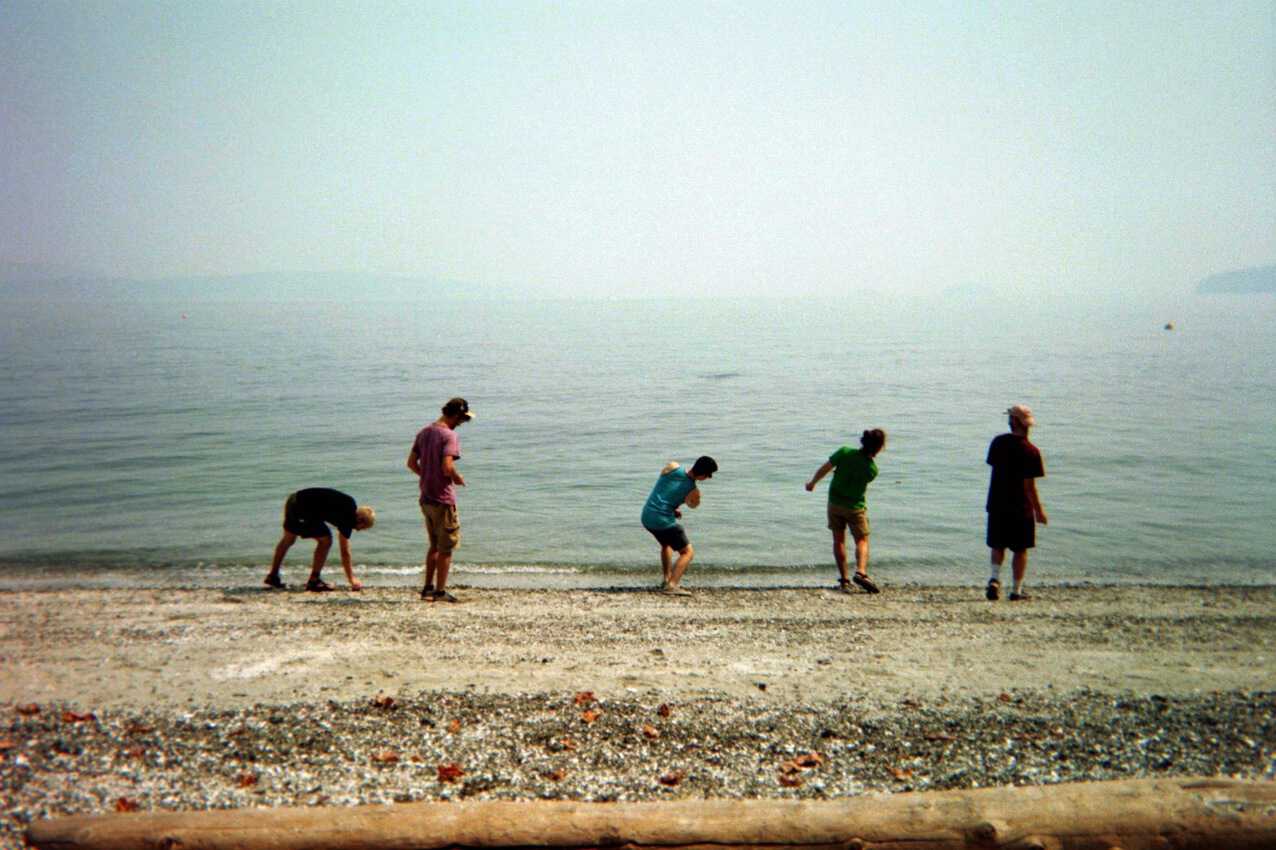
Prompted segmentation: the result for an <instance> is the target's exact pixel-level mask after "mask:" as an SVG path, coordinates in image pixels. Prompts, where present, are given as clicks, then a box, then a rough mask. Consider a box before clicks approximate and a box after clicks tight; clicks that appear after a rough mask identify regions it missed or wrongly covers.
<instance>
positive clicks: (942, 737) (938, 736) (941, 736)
mask: <svg viewBox="0 0 1276 850" xmlns="http://www.w3.org/2000/svg"><path fill="white" fill-rule="evenodd" d="M926 740H927V741H955V740H957V739H956V737H954V736H952V735H949V734H947V733H945V732H935V733H934V734H931V735H927V736H926Z"/></svg>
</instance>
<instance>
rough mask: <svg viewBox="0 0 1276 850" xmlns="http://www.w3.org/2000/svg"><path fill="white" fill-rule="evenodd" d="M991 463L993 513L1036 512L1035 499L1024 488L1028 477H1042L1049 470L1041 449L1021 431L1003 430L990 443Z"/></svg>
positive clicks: (989, 507) (989, 505)
mask: <svg viewBox="0 0 1276 850" xmlns="http://www.w3.org/2000/svg"><path fill="white" fill-rule="evenodd" d="M988 465H989V466H991V467H992V481H990V482H989V484H988V503H987V504H986V505H985V506H984V507H985V509H987V510H988V512H989V513H1009V514H1022V515H1023V516H1032V503H1031V502H1029V501H1028V497H1027V496H1026V495H1024V492H1023V482H1024V479H1025V478H1042V477H1044V476H1045V474H1046V468H1045V465H1044V464H1043V463H1042V461H1041V452H1039V451H1037V447H1036V446H1034V445H1033V444H1032V443H1031V442H1029V441H1028V438H1027V437H1024V436H1021V435H1019V434H1002V435H1001V436H1000V437H997V438H996V439H994V440H993V441H992V445H990V446H989V447H988Z"/></svg>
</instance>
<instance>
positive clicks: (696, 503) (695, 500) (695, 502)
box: [687, 487, 700, 508]
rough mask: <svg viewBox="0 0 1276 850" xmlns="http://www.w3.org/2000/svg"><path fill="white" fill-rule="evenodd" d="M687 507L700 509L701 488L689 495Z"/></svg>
mask: <svg viewBox="0 0 1276 850" xmlns="http://www.w3.org/2000/svg"><path fill="white" fill-rule="evenodd" d="M687 507H689V508H698V507H700V488H699V487H697V488H695V489H693V490H692V491H691V492H690V493H688V494H687Z"/></svg>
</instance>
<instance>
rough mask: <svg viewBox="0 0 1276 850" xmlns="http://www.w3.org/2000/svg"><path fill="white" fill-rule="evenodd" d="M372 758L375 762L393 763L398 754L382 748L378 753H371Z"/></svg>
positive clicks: (396, 759) (397, 758)
mask: <svg viewBox="0 0 1276 850" xmlns="http://www.w3.org/2000/svg"><path fill="white" fill-rule="evenodd" d="M372 760H373V761H374V762H376V763H377V764H394V763H396V762H397V761H398V760H399V754H398V753H396V752H395V751H394V750H382V751H381V752H379V753H373V755H372Z"/></svg>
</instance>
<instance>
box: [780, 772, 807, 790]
mask: <svg viewBox="0 0 1276 850" xmlns="http://www.w3.org/2000/svg"><path fill="white" fill-rule="evenodd" d="M780 784H781V785H783V786H784V787H785V788H801V787H802V777H800V776H793V775H791V774H788V773H781V774H780Z"/></svg>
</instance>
